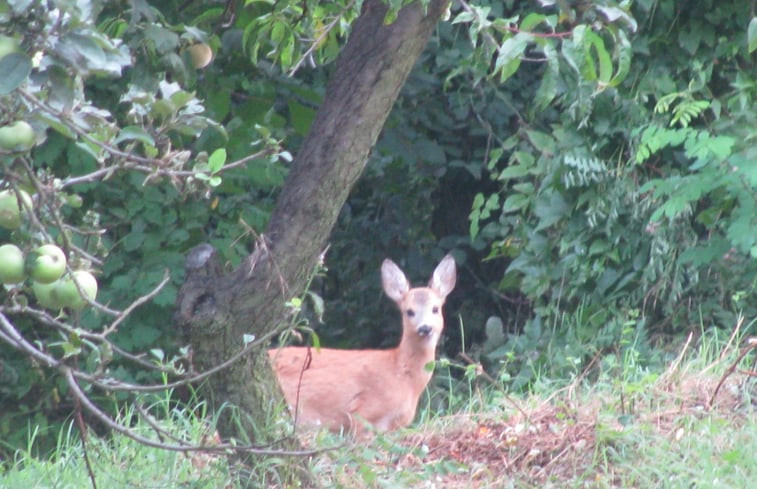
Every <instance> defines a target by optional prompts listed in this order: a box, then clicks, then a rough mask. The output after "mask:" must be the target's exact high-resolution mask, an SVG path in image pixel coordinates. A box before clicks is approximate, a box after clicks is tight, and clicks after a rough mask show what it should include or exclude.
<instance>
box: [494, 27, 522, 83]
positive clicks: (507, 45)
mask: <svg viewBox="0 0 757 489" xmlns="http://www.w3.org/2000/svg"><path fill="white" fill-rule="evenodd" d="M529 39H530V36H528V35H527V34H525V33H522V32H521V33H518V34H516V35H514V36H513V37H511V38H509V39H506V40H505V42H503V43H502V45H501V46H500V47H499V50H498V51H497V61H496V62H495V63H494V73H499V81H500V83H504V82H505V80H507V79H508V78H510V77H511V76H512V74H513V73H515V71H516V70H517V69H518V66H520V57H521V55H522V54H523V52H524V51H525V50H526V46H527V45H528V40H529Z"/></svg>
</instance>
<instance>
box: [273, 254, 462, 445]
mask: <svg viewBox="0 0 757 489" xmlns="http://www.w3.org/2000/svg"><path fill="white" fill-rule="evenodd" d="M455 280H456V267H455V261H454V259H453V258H452V256H451V255H447V256H445V257H444V259H442V261H441V262H440V263H439V265H438V266H437V267H436V269H435V270H434V273H433V275H432V277H431V280H430V281H429V284H428V286H427V287H417V288H410V283H409V282H408V280H407V278H406V277H405V274H404V273H403V272H402V270H400V269H399V267H397V265H395V264H394V262H392V261H391V260H388V259H387V260H384V263H383V264H382V266H381V281H382V284H383V287H384V291H385V292H386V295H387V296H389V298H390V299H392V300H393V301H394V302H395V303H396V304H397V305H398V306H399V308H400V311H401V313H402V339H401V341H400V344H399V345H398V346H397V347H396V348H392V349H388V350H337V349H330V348H321V349H320V350H316V349H315V348H307V347H285V348H279V349H271V350H269V352H268V354H269V356H270V359H271V361H272V362H273V365H274V370H275V372H276V377H277V378H278V381H279V384H280V385H281V389H282V391H283V392H284V397H285V398H286V401H287V404H288V405H289V407H290V409H291V410H292V412H293V413H294V412H295V409H296V419H297V422H298V423H303V424H309V425H316V426H324V427H326V428H328V429H330V430H332V431H337V432H338V431H349V432H353V433H357V434H359V433H361V432H362V431H363V429H364V425H365V424H368V425H371V426H372V427H373V428H374V429H376V430H378V431H389V430H393V429H396V428H399V427H402V426H406V425H408V424H409V423H410V422H411V421H412V420H413V418H414V417H415V410H416V407H417V405H418V400H419V398H420V395H421V393H422V392H423V389H425V388H426V385H427V384H428V381H429V380H430V379H431V372H430V371H428V370H426V365H427V364H428V363H429V362H431V361H433V360H434V356H435V353H436V345H437V343H438V342H439V338H440V337H441V334H442V331H443V329H444V318H443V316H442V306H443V305H444V300H445V299H446V297H447V295H448V294H449V293H450V292H451V291H452V289H453V288H454V286H455Z"/></svg>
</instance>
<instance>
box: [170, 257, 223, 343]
mask: <svg viewBox="0 0 757 489" xmlns="http://www.w3.org/2000/svg"><path fill="white" fill-rule="evenodd" d="M184 271H185V277H184V284H183V285H182V286H181V289H179V293H178V294H177V296H176V312H175V313H174V323H175V324H177V325H178V326H179V327H181V329H182V333H183V335H184V337H185V338H189V335H190V333H191V332H190V330H191V328H196V327H198V326H209V325H210V324H211V323H212V320H213V317H214V316H215V314H216V313H217V297H216V292H217V291H218V288H219V287H218V284H219V281H220V279H221V277H223V275H224V270H223V266H222V265H221V261H220V260H219V258H218V253H217V252H216V250H215V248H213V247H212V246H210V245H209V244H201V245H198V246H195V247H194V248H192V249H191V250H190V251H189V253H188V254H187V258H186V260H185V262H184Z"/></svg>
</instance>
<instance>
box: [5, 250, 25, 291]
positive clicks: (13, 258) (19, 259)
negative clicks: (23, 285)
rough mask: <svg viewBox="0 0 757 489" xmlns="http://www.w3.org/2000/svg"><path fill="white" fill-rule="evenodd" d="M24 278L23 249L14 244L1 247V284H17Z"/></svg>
mask: <svg viewBox="0 0 757 489" xmlns="http://www.w3.org/2000/svg"><path fill="white" fill-rule="evenodd" d="M24 278H26V275H25V274H24V253H23V252H22V251H21V248H19V247H18V246H16V245H14V244H4V245H2V246H0V282H2V283H4V284H17V283H19V282H23V281H24Z"/></svg>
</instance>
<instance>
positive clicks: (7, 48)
mask: <svg viewBox="0 0 757 489" xmlns="http://www.w3.org/2000/svg"><path fill="white" fill-rule="evenodd" d="M18 50H19V44H18V39H14V38H12V37H9V36H3V35H0V59H2V58H3V57H5V56H6V55H8V54H10V53H15V52H17V51H18Z"/></svg>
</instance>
